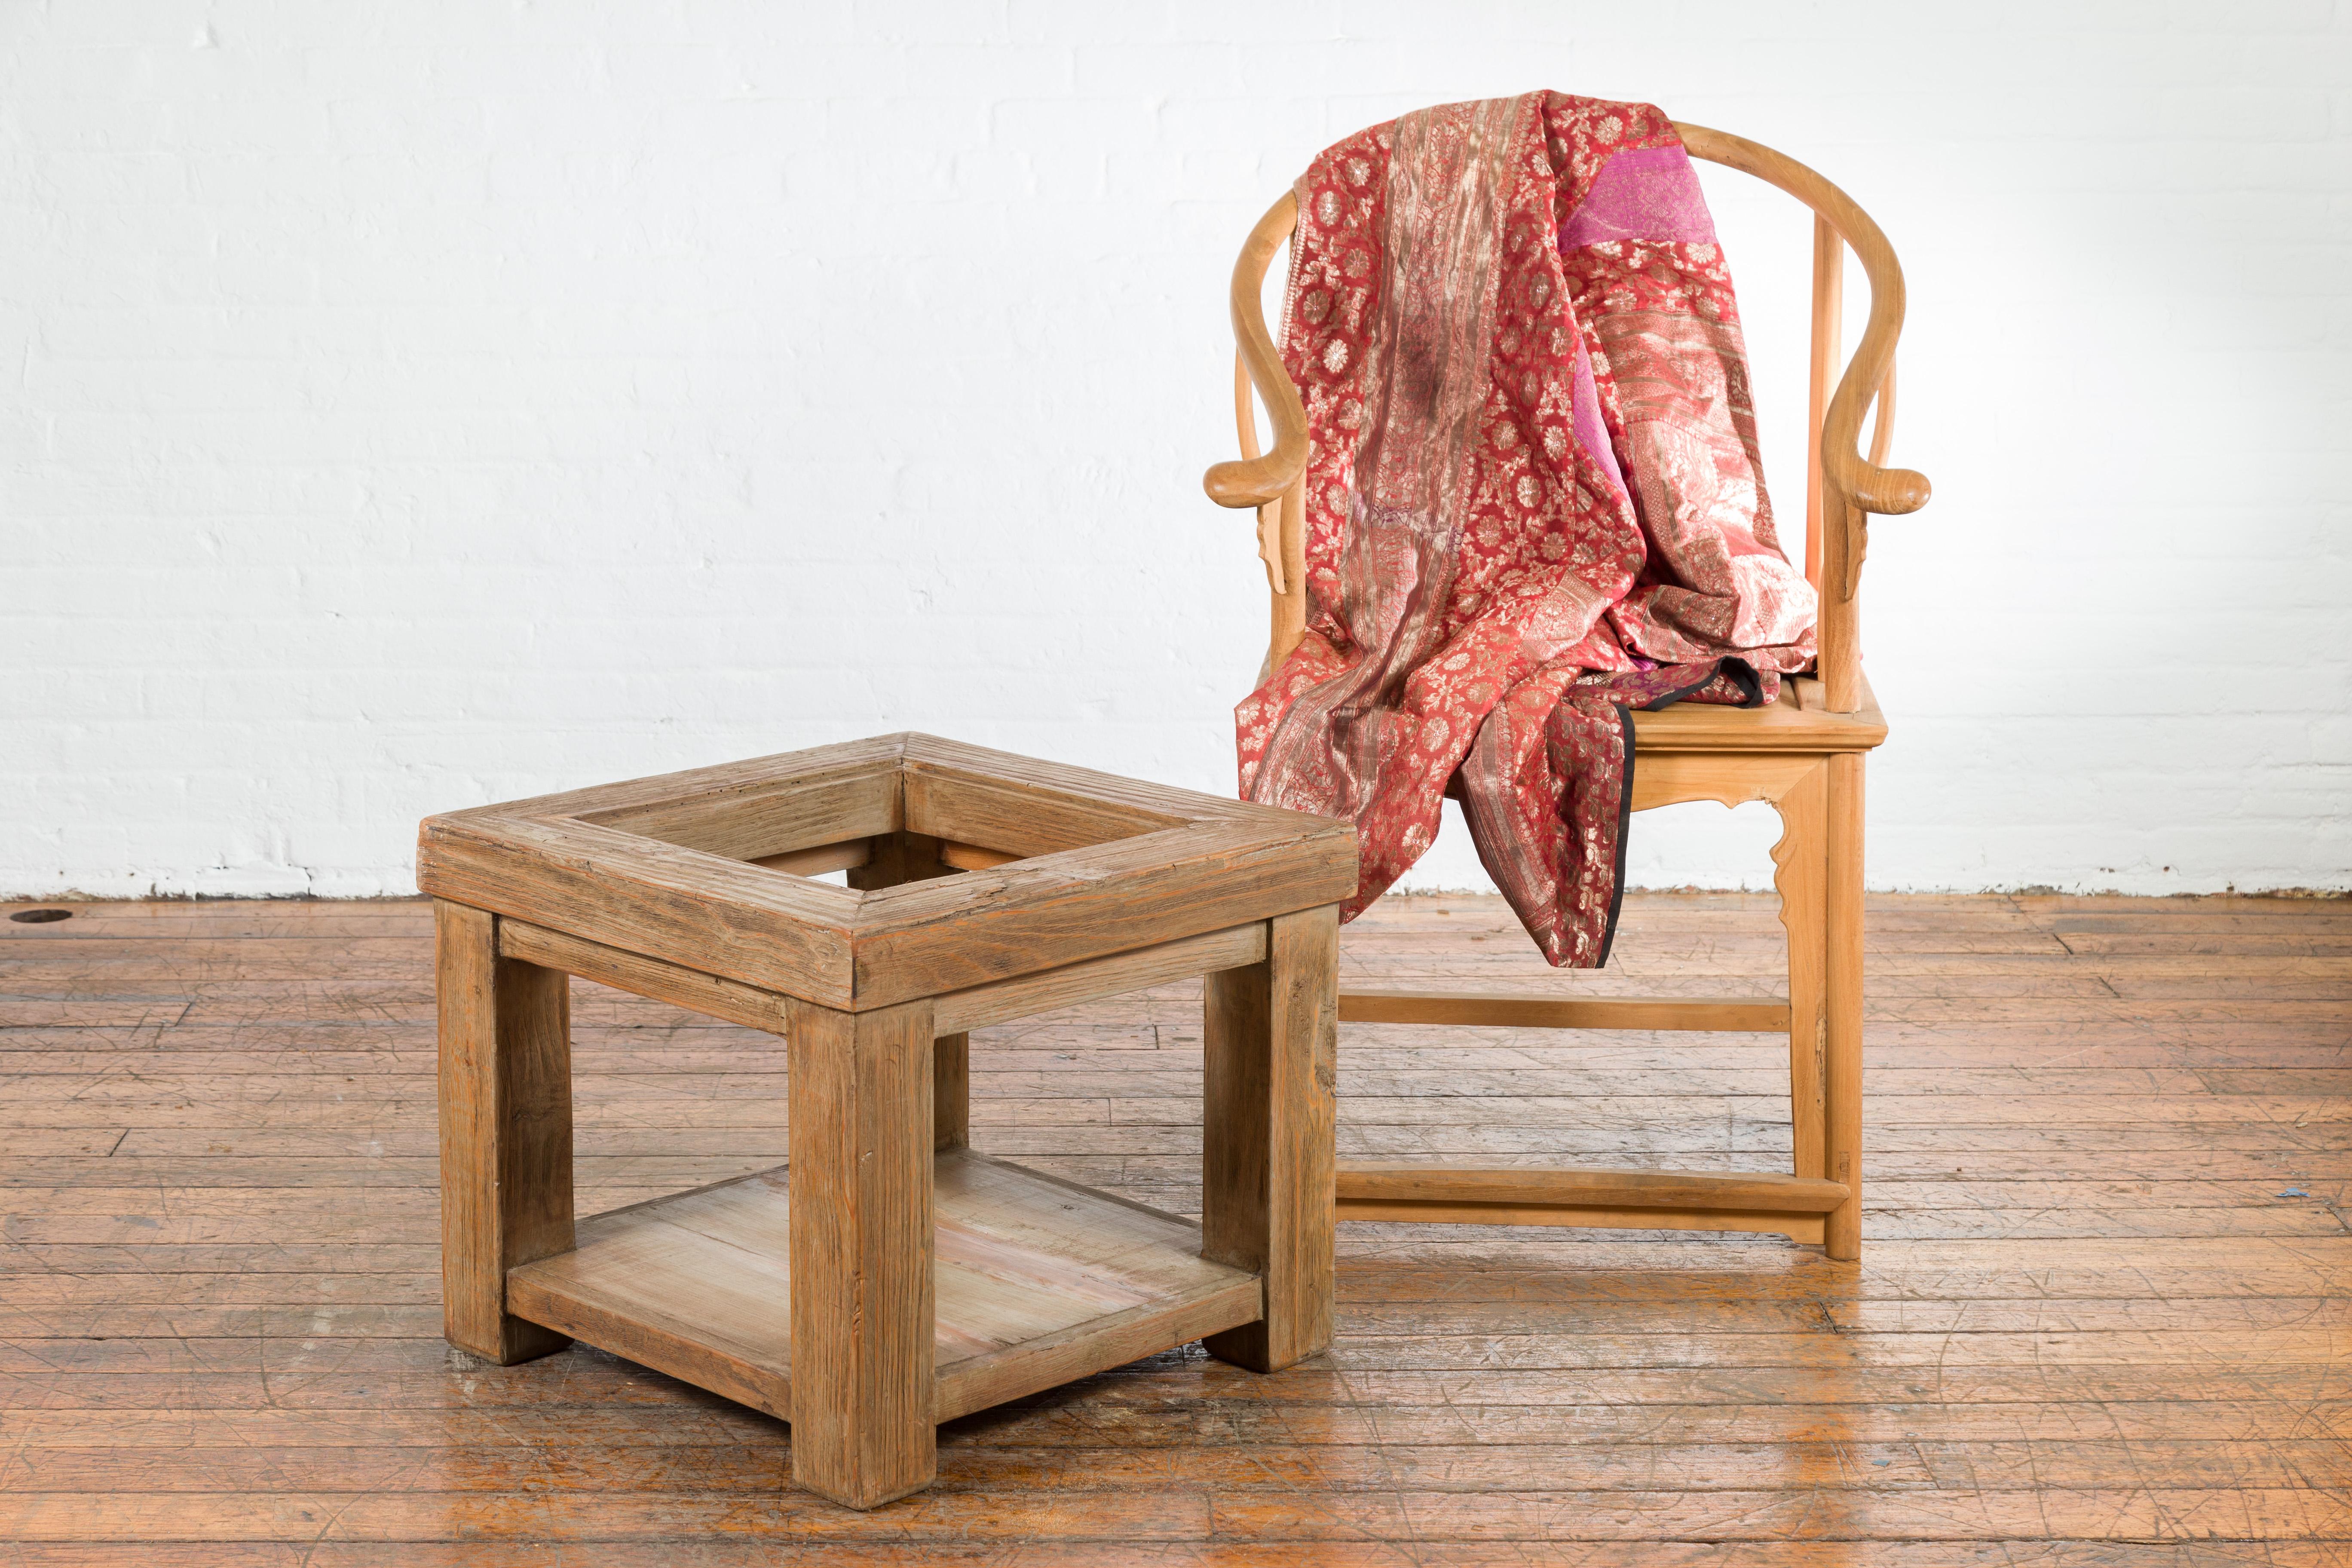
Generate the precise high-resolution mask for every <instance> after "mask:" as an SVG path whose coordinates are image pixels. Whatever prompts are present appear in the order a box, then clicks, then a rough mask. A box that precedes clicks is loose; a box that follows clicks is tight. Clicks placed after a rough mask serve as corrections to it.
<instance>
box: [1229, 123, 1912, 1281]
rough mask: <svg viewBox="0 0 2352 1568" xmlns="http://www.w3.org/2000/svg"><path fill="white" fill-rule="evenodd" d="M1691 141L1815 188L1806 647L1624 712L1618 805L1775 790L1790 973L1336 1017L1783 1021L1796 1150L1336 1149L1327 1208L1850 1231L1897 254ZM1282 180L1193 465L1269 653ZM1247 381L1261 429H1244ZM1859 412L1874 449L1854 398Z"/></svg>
mask: <svg viewBox="0 0 2352 1568" xmlns="http://www.w3.org/2000/svg"><path fill="white" fill-rule="evenodd" d="M1675 129H1676V130H1677V131H1679V132H1681V134H1682V139H1683V144H1684V146H1685V148H1686V149H1687V150H1688V152H1689V153H1690V155H1691V156H1692V157H1694V158H1703V159H1706V161H1707V162H1709V163H1721V164H1725V165H1727V166H1728V167H1730V168H1734V169H1738V170H1740V171H1742V172H1744V173H1746V174H1753V175H1755V176H1756V177H1757V178H1759V179H1761V180H1763V181H1765V182H1766V183H1767V184H1772V185H1776V186H1778V187H1779V188H1780V190H1782V191H1784V192H1786V193H1788V194H1789V195H1791V196H1794V197H1795V198H1796V199H1797V200H1799V201H1801V202H1802V203H1804V204H1805V205H1806V206H1808V207H1810V208H1811V209H1812V212H1813V215H1814V222H1813V289H1812V353H1811V361H1812V365H1811V398H1810V401H1809V405H1808V410H1807V437H1808V461H1807V464H1806V476H1805V479H1806V496H1805V502H1806V529H1805V575H1806V577H1807V579H1808V580H1810V581H1811V583H1812V584H1813V586H1814V588H1815V590H1816V591H1817V592H1818V593H1819V595H1820V599H1821V623H1820V625H1821V630H1820V637H1821V654H1820V658H1819V660H1818V661H1817V665H1816V669H1815V672H1814V674H1813V675H1812V676H1811V677H1799V678H1796V679H1790V680H1786V681H1783V682H1782V684H1781V688H1780V700H1779V701H1778V702H1777V703H1775V704H1773V705H1771V706H1769V707H1766V708H1762V709H1758V710H1740V709H1732V708H1721V707H1708V706H1700V705H1696V704H1690V703H1685V704H1681V705H1679V706H1676V707H1674V708H1669V709H1666V710H1664V711H1661V712H1656V713H1636V714H1634V715H1633V728H1634V750H1635V752H1636V755H1637V758H1638V763H1639V765H1638V766H1637V767H1636V768H1635V770H1634V774H1633V809H1634V810H1636V811H1643V810H1647V809H1649V808H1651V807H1654V806H1661V805H1677V804H1679V803H1681V802H1685V801H1696V800H1714V801H1720V802H1722V803H1723V804H1724V805H1740V804H1741V803H1743V802H1746V801H1751V800H1763V801H1769V802H1770V803H1771V805H1772V806H1773V807H1774V809H1775V810H1777V811H1778V812H1779V813H1780V824H1781V836H1780V843H1779V844H1778V845H1777V846H1775V847H1774V848H1773V851H1772V858H1773V861H1774V864H1775V866H1776V868H1777V869H1776V871H1775V874H1774V879H1773V880H1774V885H1775V886H1776V887H1777V888H1778V889H1779V891H1780V921H1781V924H1782V925H1783V926H1785V927H1786V928H1787V931H1788V939H1789V991H1788V994H1787V996H1786V997H1784V998H1778V999H1754V998H1738V999H1717V1000H1709V999H1703V998H1681V997H1675V998H1659V999H1654V1000H1651V999H1636V998H1627V997H1605V998H1603V997H1593V998H1590V999H1582V998H1573V997H1561V996H1559V995H1557V994H1545V995H1534V994H1523V995H1509V994H1468V993H1461V992H1445V993H1431V992H1419V991H1396V990H1381V991H1343V992H1342V993H1341V994H1340V996H1339V1019H1340V1021H1341V1022H1342V1023H1357V1024H1454V1025H1470V1026H1480V1025H1483V1026H1505V1027H1512V1028H1562V1029H1579V1028H1581V1029H1706V1030H1769V1031H1775V1032H1777V1031H1779V1030H1781V1029H1786V1030H1787V1031H1788V1034H1789V1087H1790V1121H1791V1123H1792V1128H1793V1142H1794V1146H1795V1157H1794V1161H1793V1168H1792V1170H1791V1171H1790V1173H1789V1174H1787V1175H1778V1174H1767V1173H1757V1174H1745V1173H1741V1174H1727V1173H1717V1172H1696V1171H1693V1172H1683V1171H1604V1170H1578V1169H1547V1168H1528V1167H1522V1166H1504V1167H1495V1166H1459V1165H1437V1164H1432V1163H1418V1162H1416V1163H1402V1162H1397V1161H1378V1162H1374V1161H1360V1160H1342V1161H1340V1162H1339V1182H1338V1193H1337V1211H1338V1217H1339V1218H1340V1219H1342V1220H1350V1219H1355V1220H1420V1221H1432V1220H1435V1221H1454V1222H1460V1223H1465V1224H1478V1225H1574V1226H1615V1227H1625V1228H1634V1229H1645V1230H1647V1229H1675V1230H1746V1231H1762V1232H1777V1233H1780V1234H1783V1235H1786V1236H1788V1237H1790V1238H1792V1239H1793V1240H1795V1241H1799V1242H1805V1243H1820V1244H1822V1246H1823V1247H1824V1249H1825V1250H1826V1252H1827V1253H1828V1255H1829V1256H1830V1257H1831V1258H1847V1259H1850V1258H1857V1257H1859V1256H1860V1253H1861V1247H1862V834H1863V811H1862V805H1863V761H1864V758H1865V757H1866V756H1867V755H1868V754H1869V752H1870V751H1871V749H1872V748H1873V747H1874V746H1876V745H1877V744H1878V743H1879V742H1881V741H1884V740H1885V738H1886V722H1885V719H1884V717H1882V716H1881V714H1880V713H1879V711H1878V704H1877V701H1876V700H1875V699H1874V697H1873V696H1872V694H1871V691H1870V687H1869V684H1868V682H1866V681H1865V680H1864V679H1863V675H1862V661H1861V653H1860V649H1859V648H1858V647H1857V646H1856V637H1857V632H1858V602H1857V597H1856V589H1857V586H1858V580H1859V577H1860V574H1861V569H1862V559H1863V551H1864V543H1865V541H1866V529H1865V520H1866V518H1867V516H1868V514H1870V513H1873V512H1876V513H1880V514H1883V515H1893V514H1900V513H1904V512H1910V511H1916V510H1918V509H1919V508H1920V507H1922V506H1924V505H1926V504H1927V494H1928V487H1927V479H1925V478H1923V477H1922V476H1920V475H1918V474H1916V473H1913V472H1911V471H1909V470H1908V469H1903V468H1885V467H1883V466H1882V465H1883V464H1884V463H1885V459H1886V452H1887V444H1888V442H1889V441H1890V439H1891V438H1892V437H1893V434H1894V412H1895V338H1896V335H1897V334H1898V333H1899V332H1900V331H1902V326H1903V272H1902V268H1900V267H1899V266H1898V265H1897V264H1896V262H1895V252H1894V249H1893V248H1892V247H1890V246H1889V245H1888V244H1887V242H1886V237H1885V235H1884V234H1882V233H1880V232H1879V227H1878V226H1877V225H1876V224H1875V223H1873V222H1872V221H1871V219H1870V216H1869V215H1868V214H1867V213H1864V211H1863V210H1862V209H1861V208H1860V207H1859V206H1856V205H1854V203H1853V199H1852V198H1851V197H1849V196H1848V195H1846V194H1845V193H1844V192H1843V191H1841V190H1839V189H1838V188H1837V187H1836V186H1835V185H1833V184H1830V182H1829V181H1827V180H1825V179H1823V178H1822V176H1821V175H1820V174H1816V173H1814V172H1813V171H1812V170H1811V169H1809V168H1807V167H1805V165H1803V164H1802V163H1798V162H1796V160H1794V159H1792V158H1789V157H1786V156H1784V155H1783V154H1781V153H1776V152H1774V151H1772V150H1771V149H1770V148H1769V147H1765V146H1761V145H1759V144H1758V143H1757V142H1749V141H1746V140H1744V139H1742V138H1740V137H1738V136H1732V135H1727V134H1726V133H1725V132H1720V131H1710V130H1707V129H1706V127H1704V126H1698V125H1677V126H1676V127H1675ZM1297 216H1298V209H1297V201H1296V198H1295V197H1293V196H1291V195H1284V196H1283V197H1282V199H1281V200H1280V201H1277V202H1276V203H1275V204H1274V206H1273V207H1272V208H1271V209H1270V210H1269V211H1268V212H1267V213H1266V215H1265V216H1264V217H1262V218H1260V219H1259V220H1258V222H1257V226H1255V228H1253V229H1252V230H1251V231H1250V235H1249V238H1248V240H1247V242H1246V243H1245V244H1244V246H1243V247H1242V253H1241V258H1240V260H1239V261H1238V262H1236V263H1235V265H1234V279H1233V300H1232V303H1233V323H1234V337H1235V339H1236V341H1237V345H1238V353H1237V355H1236V358H1235V363H1234V416H1235V422H1236V425H1237V426H1238V428H1239V431H1240V437H1241V447H1242V454H1243V455H1242V459H1241V460H1240V461H1238V462H1224V463H1219V464H1217V465H1216V466H1215V467H1213V468H1211V469H1209V471H1208V474H1207V477H1206V479H1205V480H1204V481H1203V483H1204V486H1205V488H1206V489H1207V490H1208V492H1209V496H1210V499H1211V500H1214V501H1216V502H1217V504H1219V505H1220V506H1226V507H1234V508H1242V507H1255V508H1256V509H1257V514H1258V546H1259V549H1258V552H1259V555H1260V556H1261V558H1262V559H1263V560H1264V561H1265V567H1266V577H1267V582H1268V585H1269V586H1270V587H1271V589H1272V590H1273V627H1272V636H1271V637H1270V640H1269V642H1268V644H1267V648H1266V664H1265V668H1266V669H1268V670H1270V669H1272V668H1274V666H1275V665H1276V664H1278V663H1279V662H1280V661H1281V660H1282V658H1284V657H1285V656H1286V655H1287V654H1288V653H1289V651H1290V649H1291V648H1292V647H1294V646H1296V645H1297V642H1298V639H1299V638H1300V637H1301V636H1302V635H1304V631H1305V627H1306V620H1307V590H1306V580H1307V574H1306V561H1305V540H1304V518H1305V496H1304V486H1303V482H1302V479H1301V475H1302V472H1303V470H1304V469H1305V468H1306V466H1307V412H1306V409H1305V406H1304V405H1302V404H1301V403H1300V401H1299V396H1298V389H1297V387H1296V386H1295V385H1294V384H1292V383H1291V380H1290V377H1289V375H1288V374H1287V373H1286V371H1285V370H1284V369H1283V365H1282V361H1281V358H1280V357H1279V355H1278V354H1277V353H1276V350H1275V344H1274V340H1273V338H1272V337H1271V336H1270V335H1269V333H1268V331H1267V330H1266V323H1265V311H1264V308H1263V306H1262V304H1261V289H1262V286H1263V283H1264V280H1265V272H1266V267H1267V265H1268V263H1269V262H1270V261H1271V260H1272V259H1273V258H1274V255H1275V252H1276V250H1278V249H1280V248H1281V247H1282V246H1283V244H1284V242H1285V241H1286V240H1287V239H1288V238H1289V237H1290V234H1291V231H1292V229H1293V228H1294V227H1295V226H1296V225H1297ZM1848 247H1852V248H1853V251H1854V253H1855V254H1856V255H1857V256H1858V257H1859V258H1861V261H1862V268H1863V272H1864V276H1865V277H1866V278H1867V279H1868V280H1869V284H1870V315H1869V319H1868V322H1867V324H1866V325H1865V327H1864V331H1863V334H1862V342H1861V343H1860V345H1859V346H1858V347H1857V348H1856V349H1855V351H1854V354H1853V359H1852V361H1851V362H1850V363H1848V364H1847V365H1846V367H1845V372H1844V374H1843V376H1842V377H1840V378H1839V379H1838V380H1837V381H1836V383H1835V390H1834V393H1832V390H1831V388H1832V382H1831V377H1832V374H1833V372H1834V370H1835V366H1836V362H1837V359H1838V337H1839V327H1840V309H1841V305H1842V279H1843V268H1844V259H1845V251H1846V249H1847V248H1848ZM1253 388H1255V393H1256V398H1257V400H1260V401H1263V403H1264V404H1265V408H1266V411H1267V415H1268V418H1269V422H1270V425H1271V428H1272V430H1273V433H1274V437H1275V442H1274V448H1273V450H1272V451H1270V452H1263V453H1262V452H1261V451H1260V448H1259V444H1258V436H1257V422H1256V416H1255V408H1254V406H1253V399H1252V396H1251V393H1252V389H1253ZM1873 402H1875V403H1876V404H1877V407H1878V416H1877V420H1876V423H1875V426H1874V428H1873V430H1872V432H1871V443H1870V456H1869V457H1868V458H1866V459H1865V458H1864V457H1863V456H1862V454H1861V451H1860V448H1859V439H1860V436H1861V431H1862V423H1863V417H1864V414H1865V412H1867V410H1868V408H1869V406H1870V405H1871V404H1872V403H1873Z"/></svg>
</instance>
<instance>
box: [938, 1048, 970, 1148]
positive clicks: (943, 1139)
mask: <svg viewBox="0 0 2352 1568" xmlns="http://www.w3.org/2000/svg"><path fill="white" fill-rule="evenodd" d="M931 1026H932V1027H933V1028H937V1027H939V1020H938V1017H937V1016H936V1015H934V1016H933V1018H932V1020H931ZM970 1146H971V1036H970V1035H968V1034H965V1033H962V1032H961V1031H959V1032H957V1033H955V1034H952V1035H941V1036H940V1037H939V1038H937V1039H935V1040H933V1041H932V1042H931V1148H932V1149H933V1150H934V1151H935V1152H936V1151H940V1150H947V1149H963V1148H968V1147H970Z"/></svg>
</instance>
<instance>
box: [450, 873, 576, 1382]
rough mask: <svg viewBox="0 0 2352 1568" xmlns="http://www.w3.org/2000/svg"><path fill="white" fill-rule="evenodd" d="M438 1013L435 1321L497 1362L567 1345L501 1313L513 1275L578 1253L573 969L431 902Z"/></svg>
mask: <svg viewBox="0 0 2352 1568" xmlns="http://www.w3.org/2000/svg"><path fill="white" fill-rule="evenodd" d="M433 925H434V943H433V958H434V979H435V984H436V989H437V990H438V992H439V999H440V1015H441V1085H440V1088H441V1319H442V1331H443V1333H444V1334H445V1335H446V1336H447V1338H448V1341H449V1342H450V1343H451V1344H453V1345H456V1346H457V1347H458V1348H459V1349H460V1350H467V1351H471V1352H474V1353H475V1354H476V1355H478V1356H486V1357H488V1359H489V1360H491V1361H494V1362H497V1363H499V1365H501V1366H511V1365H513V1364H514V1363H516V1362H520V1361H529V1360H530V1359H531V1358H532V1357H533V1356H542V1355H546V1354H548V1353H549V1352H552V1351H560V1350H562V1348H563V1347H564V1346H565V1345H568V1344H570V1343H571V1340H569V1339H568V1338H566V1337H565V1336H563V1335H562V1334H559V1333H557V1332H556V1331H554V1330H552V1329H544V1328H541V1327H540V1326H539V1325H538V1324H536V1323H527V1322H525V1321H522V1320H521V1319H520V1318H517V1317H513V1316H511V1315H509V1313H508V1311H507V1310H506V1299H507V1270H508V1269H509V1268H514V1267H516V1266H517V1265H519V1264H523V1263H530V1262H533V1261H536V1260H537V1259H539V1258H549V1257H552V1256H553V1255H554V1254H556V1253H559V1252H569V1251H571V1250H572V1029H571V977H570V976H569V975H566V974H564V973H561V972H560V971H557V970H552V969H541V968H540V967H539V966H538V965H537V964H533V963H521V962H520V961H518V960H515V959H511V958H500V957H499V952H498V917H497V916H496V915H493V914H490V913H488V912H487V911H485V910H476V909H468V908H467V907H466V906H465V905H463V904H453V903H450V902H449V901H448V900H435V901H434V906H433Z"/></svg>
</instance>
